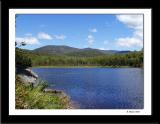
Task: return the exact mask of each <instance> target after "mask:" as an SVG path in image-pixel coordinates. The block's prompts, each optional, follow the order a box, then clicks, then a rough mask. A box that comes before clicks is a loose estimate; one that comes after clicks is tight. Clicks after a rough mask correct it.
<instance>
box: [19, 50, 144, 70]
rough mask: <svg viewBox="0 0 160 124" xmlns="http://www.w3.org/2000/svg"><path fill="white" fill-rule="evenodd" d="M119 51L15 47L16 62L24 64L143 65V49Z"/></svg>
mask: <svg viewBox="0 0 160 124" xmlns="http://www.w3.org/2000/svg"><path fill="white" fill-rule="evenodd" d="M73 49H74V48H73ZM73 49H72V50H73ZM119 52H121V54H118V52H117V54H104V53H99V51H96V50H95V49H93V50H92V49H91V48H87V49H85V50H83V51H82V52H81V51H79V50H78V51H77V52H68V53H65V54H48V53H39V52H38V53H37V52H34V51H30V50H24V49H20V48H16V63H17V64H18V65H25V66H109V67H110V66H112V67H120V66H129V67H143V50H141V51H131V52H126V51H124V52H123V51H119Z"/></svg>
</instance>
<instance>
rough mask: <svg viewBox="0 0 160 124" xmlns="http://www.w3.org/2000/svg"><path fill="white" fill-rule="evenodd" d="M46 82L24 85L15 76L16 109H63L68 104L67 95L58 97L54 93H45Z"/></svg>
mask: <svg viewBox="0 0 160 124" xmlns="http://www.w3.org/2000/svg"><path fill="white" fill-rule="evenodd" d="M45 87H46V84H44V83H43V82H42V83H41V82H40V83H39V84H38V85H37V86H36V87H34V88H33V87H31V86H25V85H24V84H23V82H22V81H21V79H20V78H19V77H18V76H16V109H65V108H67V106H68V104H69V99H68V97H59V96H57V95H56V94H54V93H45V92H43V89H44V88H45Z"/></svg>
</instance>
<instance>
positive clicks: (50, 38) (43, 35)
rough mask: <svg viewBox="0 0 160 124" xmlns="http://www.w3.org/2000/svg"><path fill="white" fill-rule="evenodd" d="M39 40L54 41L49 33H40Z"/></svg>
mask: <svg viewBox="0 0 160 124" xmlns="http://www.w3.org/2000/svg"><path fill="white" fill-rule="evenodd" d="M37 37H38V39H41V40H52V39H53V38H52V37H51V36H50V35H49V34H47V33H44V32H40V33H38V36H37Z"/></svg>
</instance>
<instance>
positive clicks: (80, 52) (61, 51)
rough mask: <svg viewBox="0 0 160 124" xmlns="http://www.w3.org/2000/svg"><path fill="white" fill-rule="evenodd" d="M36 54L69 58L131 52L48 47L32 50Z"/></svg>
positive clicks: (63, 46) (62, 46) (61, 46)
mask: <svg viewBox="0 0 160 124" xmlns="http://www.w3.org/2000/svg"><path fill="white" fill-rule="evenodd" d="M32 52H34V53H39V54H54V55H67V56H86V57H88V56H99V55H105V54H125V53H128V52H130V51H117V50H99V49H93V48H83V49H79V48H74V47H70V46H65V45H60V46H58V45H47V46H43V47H40V48H37V49H34V50H32Z"/></svg>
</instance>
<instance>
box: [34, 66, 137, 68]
mask: <svg viewBox="0 0 160 124" xmlns="http://www.w3.org/2000/svg"><path fill="white" fill-rule="evenodd" d="M32 68H135V67H131V66H32Z"/></svg>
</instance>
